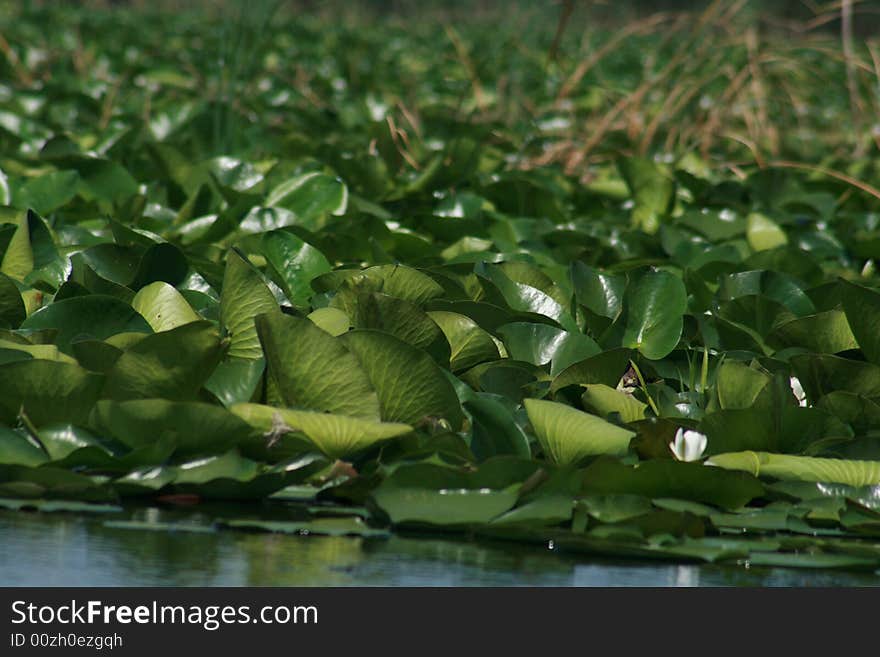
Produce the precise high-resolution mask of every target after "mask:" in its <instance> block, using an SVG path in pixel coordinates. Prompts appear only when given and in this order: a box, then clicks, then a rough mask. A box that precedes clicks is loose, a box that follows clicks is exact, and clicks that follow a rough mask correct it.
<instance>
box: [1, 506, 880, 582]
mask: <svg viewBox="0 0 880 657" xmlns="http://www.w3.org/2000/svg"><path fill="white" fill-rule="evenodd" d="M163 513H164V512H159V511H158V510H156V509H142V510H140V511H138V512H137V514H136V515H135V518H136V519H140V520H155V519H156V518H160V519H166V518H165V517H164V516H163V515H162V514H163ZM114 517H116V516H114ZM106 520H107V518H106V517H96V516H77V515H71V514H63V513H57V514H48V513H26V512H13V511H0V555H2V556H0V585H3V586H273V585H277V586H373V585H376V586H383V585H384V586H519V585H525V586H832V585H843V586H848V585H862V586H876V585H878V584H880V577H878V576H876V575H874V574H871V573H841V572H829V571H807V570H788V569H757V568H751V569H746V568H743V567H720V566H690V565H681V566H680V565H668V564H665V563H663V564H647V565H645V564H634V563H632V562H627V563H620V562H609V561H596V560H587V559H585V558H583V557H582V556H579V557H575V556H573V555H564V554H559V553H557V552H552V551H550V550H546V549H542V548H539V547H534V546H521V545H514V544H509V543H488V544H487V543H475V542H462V541H452V540H444V539H437V538H407V537H399V536H393V537H391V538H388V539H361V538H334V537H318V536H305V537H300V536H288V535H280V534H263V533H244V532H233V531H220V532H210V533H204V532H181V531H171V532H169V531H145V530H136V529H120V528H113V527H108V526H106V525H105V524H104V522H105V521H106Z"/></svg>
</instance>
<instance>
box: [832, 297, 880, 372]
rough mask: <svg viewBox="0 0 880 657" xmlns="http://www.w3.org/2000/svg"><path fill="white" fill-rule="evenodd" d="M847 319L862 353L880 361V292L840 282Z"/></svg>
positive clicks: (870, 358) (874, 360) (869, 358)
mask: <svg viewBox="0 0 880 657" xmlns="http://www.w3.org/2000/svg"><path fill="white" fill-rule="evenodd" d="M840 286H841V287H840V291H841V298H842V300H843V310H844V312H845V313H846V320H847V323H848V324H849V327H850V329H851V330H852V333H853V335H854V336H855V339H856V341H857V342H858V345H859V348H860V349H861V350H862V353H864V354H865V358H867V359H868V360H869V361H871V362H872V363H880V292H877V291H876V290H869V289H868V288H866V287H862V286H861V285H856V284H855V283H849V282H845V281H841V282H840Z"/></svg>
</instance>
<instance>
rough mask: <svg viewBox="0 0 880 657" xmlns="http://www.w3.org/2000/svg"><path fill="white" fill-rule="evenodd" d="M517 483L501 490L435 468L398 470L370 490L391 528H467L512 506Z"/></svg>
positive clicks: (486, 521)
mask: <svg viewBox="0 0 880 657" xmlns="http://www.w3.org/2000/svg"><path fill="white" fill-rule="evenodd" d="M518 488H519V485H518V484H512V485H508V486H506V487H504V488H501V489H494V488H491V487H487V486H483V485H480V484H479V483H478V482H477V481H475V479H474V477H469V476H467V475H465V474H463V473H461V472H458V471H455V470H450V469H449V468H442V467H438V466H410V467H408V468H398V469H397V470H395V471H394V472H393V473H392V474H391V475H390V476H389V477H388V478H386V479H385V480H384V481H383V482H382V484H381V485H380V486H379V487H378V488H376V489H375V490H374V491H373V495H372V498H373V501H374V502H375V504H376V506H378V507H379V508H380V509H381V510H382V511H383V512H384V513H385V514H386V515H387V516H388V517H389V519H390V520H391V523H392V524H394V525H400V524H419V525H440V526H444V525H445V526H448V525H452V526H468V525H476V524H484V523H488V522H489V521H490V520H492V519H493V518H495V517H497V516H499V515H501V514H502V513H504V512H505V511H507V510H509V509H510V508H511V507H513V505H514V504H515V503H516V500H517V497H518V494H517V490H518Z"/></svg>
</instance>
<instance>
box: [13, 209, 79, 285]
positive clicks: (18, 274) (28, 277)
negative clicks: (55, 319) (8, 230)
mask: <svg viewBox="0 0 880 657" xmlns="http://www.w3.org/2000/svg"><path fill="white" fill-rule="evenodd" d="M16 223H17V227H16V229H15V232H14V233H13V234H12V238H11V239H10V240H9V244H8V246H7V248H6V252H5V253H4V254H3V259H2V260H0V273H3V274H6V275H7V276H9V277H10V278H14V279H16V280H19V281H22V282H24V283H26V284H28V285H38V286H42V287H45V286H48V287H49V288H51V289H52V290H55V289H57V288H58V287H60V286H61V283H62V282H64V280H65V279H66V278H67V276H68V274H69V273H70V261H69V260H68V259H67V258H66V257H64V256H62V255H60V254H59V253H58V248H57V247H56V245H55V238H54V236H53V234H52V231H51V230H50V229H49V227H48V226H47V225H46V222H45V221H43V219H42V217H40V215H38V214H37V213H36V212H33V211H32V210H28V211H27V212H22V213H20V214H19V217H18V220H17V222H16Z"/></svg>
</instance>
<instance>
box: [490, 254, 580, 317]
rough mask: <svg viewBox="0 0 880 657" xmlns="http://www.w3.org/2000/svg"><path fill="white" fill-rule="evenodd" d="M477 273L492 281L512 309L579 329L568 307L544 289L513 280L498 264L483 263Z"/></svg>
mask: <svg viewBox="0 0 880 657" xmlns="http://www.w3.org/2000/svg"><path fill="white" fill-rule="evenodd" d="M477 273H478V274H480V275H481V276H483V277H485V278H486V279H488V280H489V281H491V284H492V285H494V286H495V287H496V288H497V289H498V291H499V292H500V293H501V295H502V297H503V299H504V302H505V303H506V304H507V306H508V307H509V308H511V309H512V310H514V311H517V312H521V313H532V314H534V315H543V316H544V317H549V318H550V319H552V320H554V321H556V322H558V323H559V324H560V325H561V326H562V327H563V328H566V329H569V330H573V331H576V330H577V326H576V324H575V323H574V320H573V319H572V316H571V314H570V313H569V311H568V309H567V308H565V307H564V306H563V305H562V304H560V303H559V301H557V300H556V299H554V298H553V297H551V296H550V295H549V294H547V293H546V292H544V291H543V290H539V289H538V288H536V287H533V286H531V285H528V284H526V283H519V282H517V281H514V280H512V279H511V278H509V277H508V276H507V274H505V273H504V270H503V269H501V268H500V267H499V266H497V265H488V264H485V263H482V264H480V265H479V266H478V268H477Z"/></svg>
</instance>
